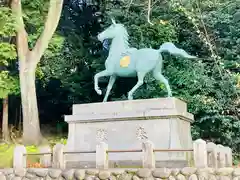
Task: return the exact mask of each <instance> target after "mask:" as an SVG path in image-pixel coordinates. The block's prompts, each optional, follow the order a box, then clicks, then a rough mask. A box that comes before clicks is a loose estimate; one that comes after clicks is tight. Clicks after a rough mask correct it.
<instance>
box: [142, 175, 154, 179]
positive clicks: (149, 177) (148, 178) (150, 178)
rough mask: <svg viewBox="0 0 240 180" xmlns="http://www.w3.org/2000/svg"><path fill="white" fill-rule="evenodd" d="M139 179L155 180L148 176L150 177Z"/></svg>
mask: <svg viewBox="0 0 240 180" xmlns="http://www.w3.org/2000/svg"><path fill="white" fill-rule="evenodd" d="M141 179H143V180H155V178H154V177H152V176H150V177H147V178H141Z"/></svg>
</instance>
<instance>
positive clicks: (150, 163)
mask: <svg viewBox="0 0 240 180" xmlns="http://www.w3.org/2000/svg"><path fill="white" fill-rule="evenodd" d="M153 148H154V146H153V143H152V142H150V141H146V142H143V143H142V151H143V159H142V165H143V168H150V169H153V168H155V155H154V151H153Z"/></svg>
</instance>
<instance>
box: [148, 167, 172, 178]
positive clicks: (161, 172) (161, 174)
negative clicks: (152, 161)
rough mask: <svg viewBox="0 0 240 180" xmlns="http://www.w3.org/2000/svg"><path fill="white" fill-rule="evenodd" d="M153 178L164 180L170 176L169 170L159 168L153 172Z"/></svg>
mask: <svg viewBox="0 0 240 180" xmlns="http://www.w3.org/2000/svg"><path fill="white" fill-rule="evenodd" d="M152 174H153V177H156V178H163V179H166V178H168V177H169V176H170V174H171V170H170V169H168V168H159V169H155V170H154V171H153V173H152Z"/></svg>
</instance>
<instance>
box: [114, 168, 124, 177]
mask: <svg viewBox="0 0 240 180" xmlns="http://www.w3.org/2000/svg"><path fill="white" fill-rule="evenodd" d="M111 172H112V175H114V176H118V175H120V174H123V173H124V172H125V171H124V169H113V170H112V171H111Z"/></svg>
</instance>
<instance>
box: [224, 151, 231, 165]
mask: <svg viewBox="0 0 240 180" xmlns="http://www.w3.org/2000/svg"><path fill="white" fill-rule="evenodd" d="M224 150H225V153H226V167H232V164H233V162H232V149H231V148H230V147H224Z"/></svg>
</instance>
